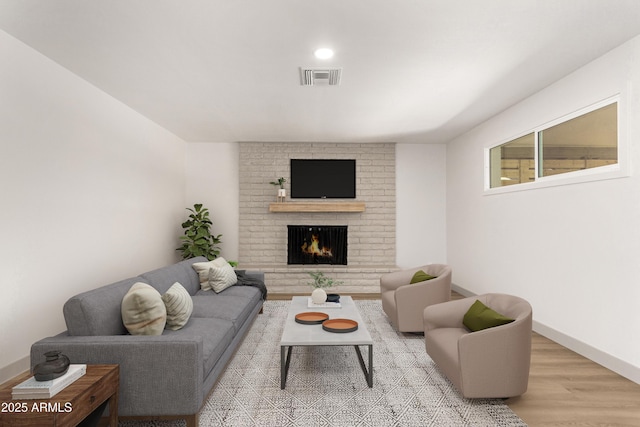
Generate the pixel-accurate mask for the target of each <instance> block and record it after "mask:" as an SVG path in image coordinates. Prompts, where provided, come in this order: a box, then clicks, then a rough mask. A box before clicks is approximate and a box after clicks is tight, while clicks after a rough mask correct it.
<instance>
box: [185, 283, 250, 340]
mask: <svg viewBox="0 0 640 427" xmlns="http://www.w3.org/2000/svg"><path fill="white" fill-rule="evenodd" d="M254 308H255V304H251V303H250V298H246V297H238V296H231V295H227V296H222V295H220V294H216V293H215V292H213V291H202V292H199V293H198V294H197V295H195V296H194V297H193V315H192V316H193V317H198V318H200V317H204V318H216V319H224V320H228V321H230V322H231V323H232V324H233V326H234V333H235V332H237V331H238V330H239V329H240V328H241V327H242V325H243V324H244V322H245V321H246V320H247V319H248V318H249V315H250V314H251V311H252V310H253V309H254Z"/></svg>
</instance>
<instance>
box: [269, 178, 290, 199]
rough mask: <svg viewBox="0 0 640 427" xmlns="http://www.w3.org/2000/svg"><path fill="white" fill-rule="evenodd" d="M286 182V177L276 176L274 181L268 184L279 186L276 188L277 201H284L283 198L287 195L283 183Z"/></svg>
mask: <svg viewBox="0 0 640 427" xmlns="http://www.w3.org/2000/svg"><path fill="white" fill-rule="evenodd" d="M285 182H287V179H286V178H285V177H283V176H281V177H280V178H278V179H277V180H276V181H271V182H270V183H269V184H271V185H275V186H278V187H280V188H279V189H278V201H279V202H281V201H282V202H284V198H285V197H287V190H285V188H284V183H285Z"/></svg>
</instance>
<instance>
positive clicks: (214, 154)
mask: <svg viewBox="0 0 640 427" xmlns="http://www.w3.org/2000/svg"><path fill="white" fill-rule="evenodd" d="M238 153H239V145H238V144H237V143H233V142H221V143H189V144H187V161H186V177H187V206H189V207H192V206H193V205H194V204H195V203H202V204H203V205H204V207H206V208H207V209H209V215H210V218H211V220H212V221H213V226H212V227H211V231H212V233H213V234H222V244H221V245H220V255H221V256H222V257H224V258H225V259H226V260H228V261H237V260H238V239H239V237H238V231H239V230H238V221H239V210H240V205H239V199H238V197H239V191H240V184H239V182H240V181H239V179H240V178H239V175H238V168H239V163H238V162H239V159H238V156H239V154H238ZM185 212H186V211H185ZM186 213H188V212H186Z"/></svg>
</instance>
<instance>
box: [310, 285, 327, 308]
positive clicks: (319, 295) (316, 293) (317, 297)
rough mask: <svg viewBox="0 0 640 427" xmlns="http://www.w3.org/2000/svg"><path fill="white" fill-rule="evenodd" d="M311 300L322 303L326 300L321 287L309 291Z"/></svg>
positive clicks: (325, 294)
mask: <svg viewBox="0 0 640 427" xmlns="http://www.w3.org/2000/svg"><path fill="white" fill-rule="evenodd" d="M311 301H312V302H313V303H314V304H323V303H324V302H326V301H327V293H326V292H325V290H324V289H322V288H315V289H314V290H313V292H311Z"/></svg>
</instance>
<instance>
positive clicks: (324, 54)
mask: <svg viewBox="0 0 640 427" xmlns="http://www.w3.org/2000/svg"><path fill="white" fill-rule="evenodd" d="M313 54H314V55H315V56H316V58H318V59H329V58H331V57H332V56H333V50H332V49H329V48H327V47H322V48H320V49H316V51H315V52H313Z"/></svg>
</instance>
